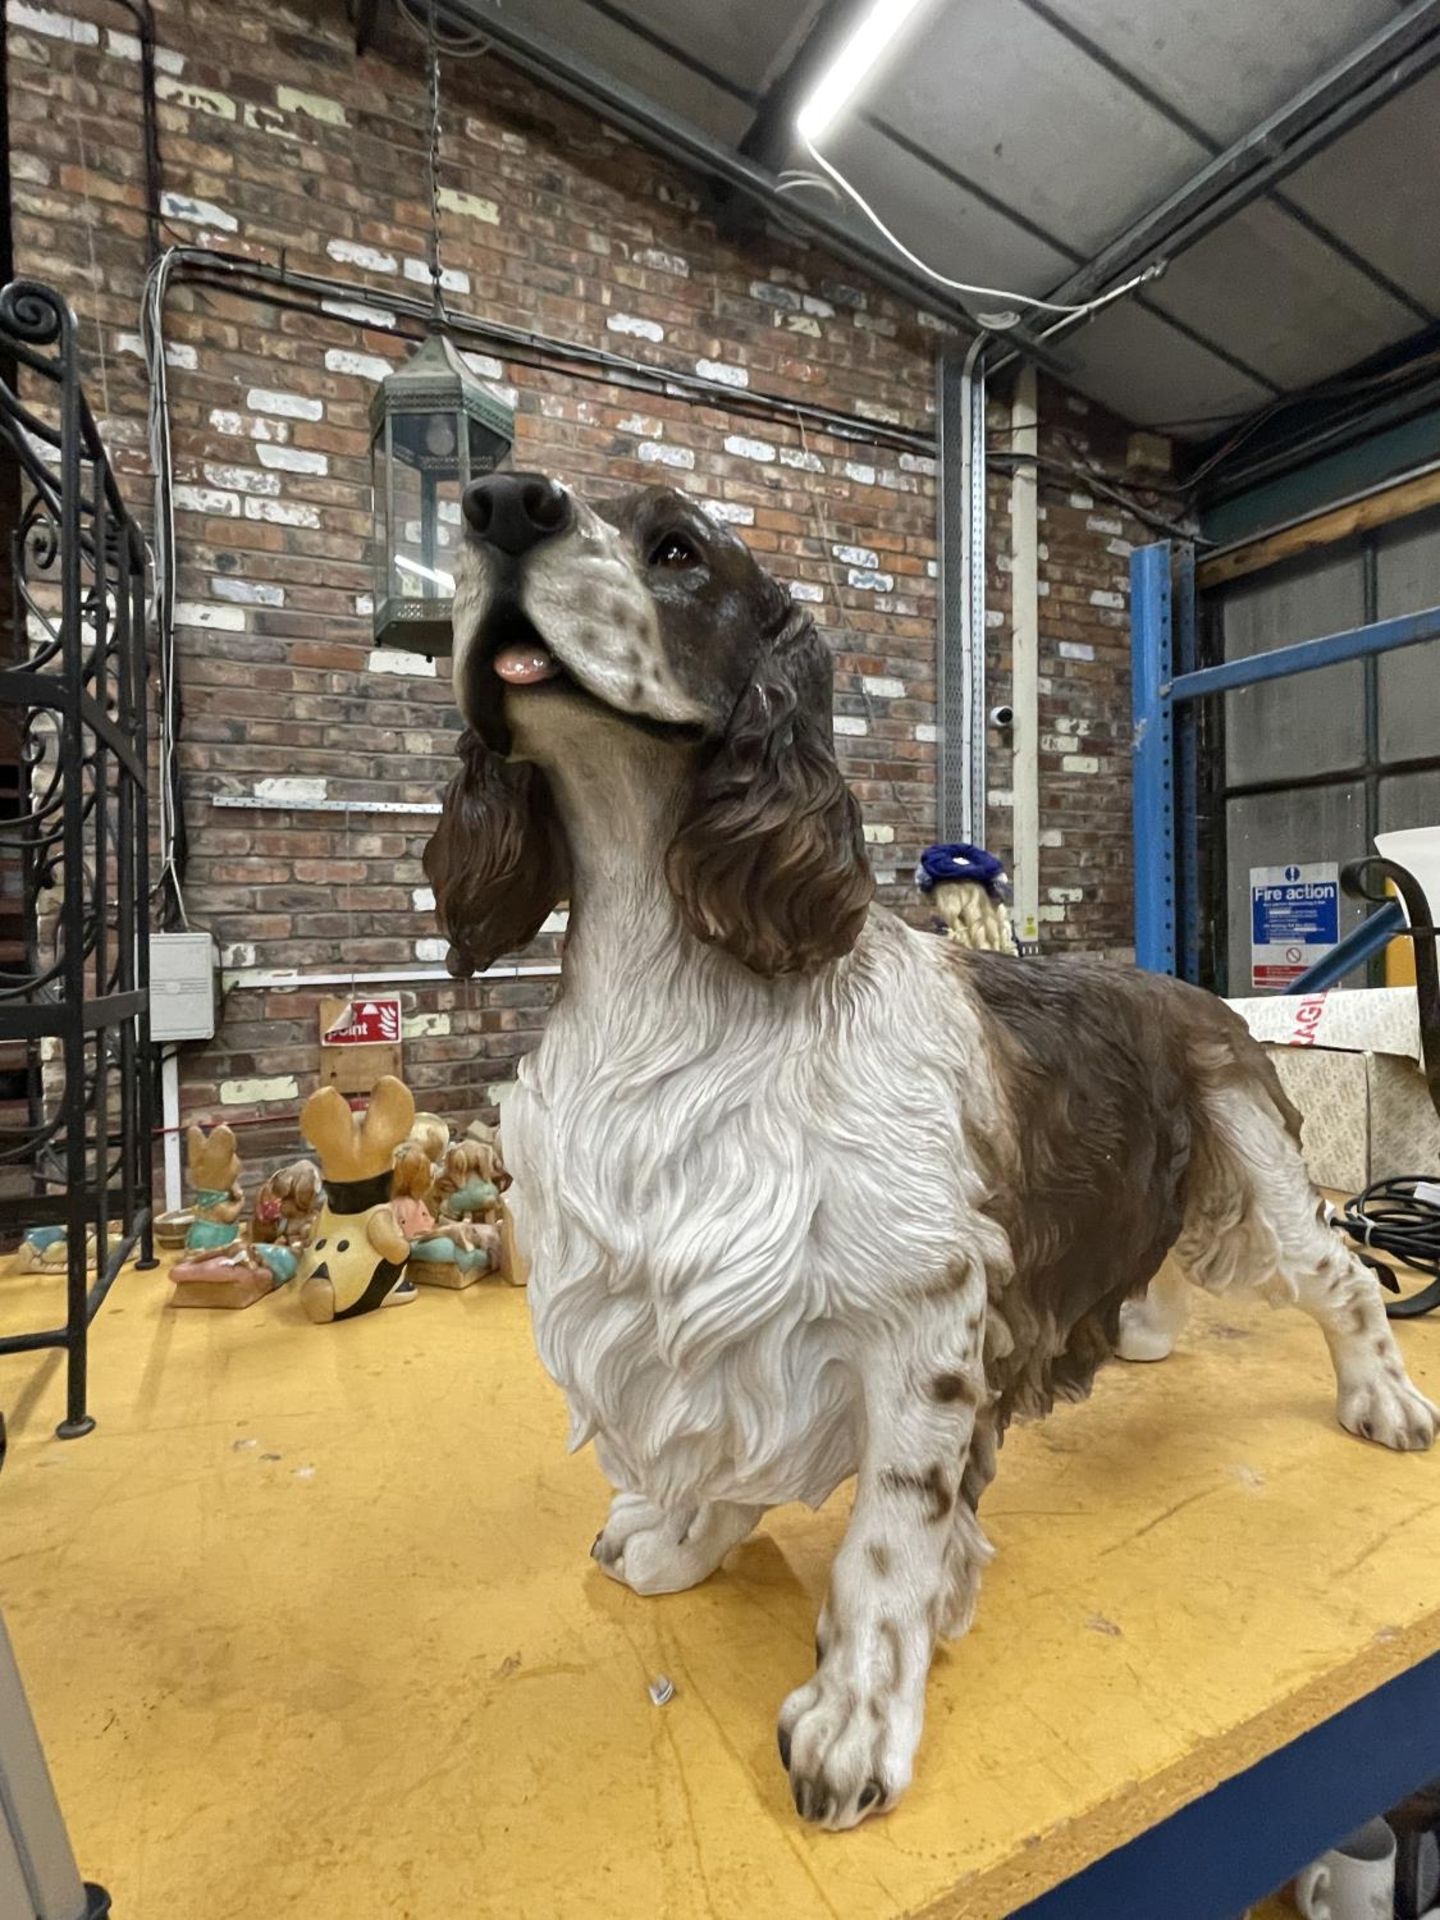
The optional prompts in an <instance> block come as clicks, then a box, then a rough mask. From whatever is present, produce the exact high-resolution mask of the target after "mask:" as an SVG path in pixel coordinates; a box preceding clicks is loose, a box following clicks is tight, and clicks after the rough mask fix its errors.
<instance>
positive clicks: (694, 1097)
mask: <svg viewBox="0 0 1440 1920" xmlns="http://www.w3.org/2000/svg"><path fill="white" fill-rule="evenodd" d="M915 937H916V936H913V935H910V934H909V933H908V930H906V929H904V928H900V927H898V926H891V927H888V928H884V929H883V930H882V932H881V934H880V936H879V937H878V938H877V939H875V940H873V941H867V942H865V943H864V944H863V946H862V950H861V951H860V953H859V954H858V955H857V959H856V963H855V965H854V967H853V969H852V970H851V973H850V975H849V976H848V982H847V985H846V986H845V988H844V990H843V991H839V992H837V991H835V990H834V986H833V983H832V985H831V986H830V987H828V988H827V987H824V986H820V987H817V986H816V984H815V983H813V982H810V981H803V980H797V981H793V982H785V983H779V984H771V983H766V982H762V981H757V980H755V979H754V978H753V977H752V976H749V975H746V974H745V973H744V972H743V970H742V969H740V968H738V967H737V966H735V965H734V964H733V963H731V962H729V961H728V960H727V959H726V958H725V957H724V956H719V955H713V954H711V953H709V952H707V951H705V950H702V949H698V948H696V949H693V950H692V951H691V952H690V953H689V954H688V955H687V956H686V958H685V959H684V960H683V961H682V963H681V965H680V966H679V968H678V969H676V968H675V966H674V954H673V949H672V952H671V955H670V956H669V958H670V965H671V967H672V969H674V970H673V971H672V973H671V975H670V977H669V978H668V979H666V978H665V977H664V976H663V975H661V974H657V973H655V972H649V975H648V978H644V979H638V978H637V979H633V980H632V979H631V978H629V977H627V976H629V974H630V972H631V965H634V966H635V967H636V968H637V969H640V968H643V958H642V956H641V955H639V954H636V955H635V956H632V959H631V962H630V964H627V963H626V960H625V958H624V956H622V955H620V954H618V953H617V954H616V955H615V956H614V960H615V967H614V970H610V969H596V968H594V967H592V966H588V965H587V966H586V967H585V968H584V969H583V976H582V978H581V979H580V980H578V981H575V982H573V984H572V988H571V990H570V991H567V994H566V997H565V998H564V1000H563V1001H562V1003H561V1005H560V1007H559V1008H558V1009H557V1011H556V1013H555V1014H554V1016H553V1018H552V1021H551V1024H550V1027H549V1028H548V1030H547V1032H546V1035H545V1039H544V1041H543V1043H542V1044H541V1046H540V1048H539V1049H538V1051H537V1052H536V1054H534V1055H533V1056H532V1057H531V1058H530V1059H529V1060H527V1061H525V1062H524V1063H523V1064H522V1067H521V1071H520V1083H519V1085H518V1086H517V1088H516V1089H515V1092H514V1094H513V1096H512V1098H511V1102H510V1104H509V1105H508V1106H507V1108H506V1149H507V1156H508V1157H509V1158H510V1160H511V1164H512V1166H513V1168H514V1171H515V1173H516V1195H517V1198H518V1201H519V1212H520V1219H521V1225H522V1231H523V1233H524V1236H525V1239H526V1242H527V1250H528V1252H529V1255H530V1259H531V1280H530V1297H531V1308H532V1313H533V1316H534V1321H535V1330H536V1338H537V1341H538V1344H539V1348H540V1354H541V1357H542V1359H543V1360H544V1362H545V1365H546V1366H547V1367H548V1369H549V1370H550V1372H551V1373H552V1374H553V1375H554V1377H555V1378H556V1379H557V1380H558V1381H559V1382H560V1384H561V1385H562V1386H563V1387H564V1389H565V1391H566V1394H567V1396H568V1398H569V1402H570V1407H571V1413H572V1421H573V1428H574V1439H575V1441H576V1443H577V1444H578V1443H579V1442H581V1441H582V1440H584V1439H586V1438H589V1437H591V1436H592V1435H593V1436H594V1437H595V1438H596V1439H597V1441H598V1444H599V1447H600V1451H601V1457H602V1461H603V1463H604V1465H605V1466H606V1469H607V1471H608V1472H609V1473H610V1474H611V1476H612V1478H614V1479H615V1481H616V1483H617V1484H619V1485H621V1486H623V1487H626V1488H628V1489H630V1490H632V1491H634V1492H639V1493H644V1494H645V1495H646V1496H647V1497H648V1498H650V1499H652V1500H654V1501H655V1502H657V1503H658V1504H661V1505H663V1506H666V1507H675V1506H679V1505H681V1504H684V1503H687V1502H693V1501H698V1500H714V1499H726V1500H735V1501H741V1502H745V1503H750V1504H756V1505H770V1504H776V1503H779V1502H781V1501H784V1500H792V1499H801V1500H807V1501H810V1502H812V1503H818V1502H819V1501H821V1500H823V1499H824V1498H825V1497H826V1496H827V1495H828V1494H829V1493H830V1492H831V1491H832V1489H833V1488H834V1487H835V1486H836V1484H837V1483H838V1482H839V1481H840V1480H842V1479H843V1478H844V1477H845V1476H846V1475H847V1474H849V1473H851V1472H852V1471H853V1470H854V1468H855V1465H856V1460H857V1456H858V1449H859V1435H858V1433H857V1431H856V1427H855V1421H856V1418H857V1411H858V1408H859V1406H860V1404H861V1395H860V1394H859V1393H858V1392H857V1391H856V1377H855V1376H856V1371H857V1369H858V1368H860V1367H861V1366H863V1364H864V1354H865V1351H866V1343H867V1330H868V1329H873V1328H874V1327H875V1325H876V1324H877V1322H878V1323H883V1321H884V1319H885V1317H886V1314H887V1307H888V1309H889V1310H890V1311H894V1310H895V1306H896V1303H897V1302H898V1300H899V1299H900V1298H901V1296H902V1294H903V1293H905V1292H907V1291H908V1292H912V1293H913V1290H914V1288H915V1286H916V1284H917V1281H923V1279H924V1278H925V1277H926V1276H931V1275H934V1276H939V1275H941V1274H943V1273H944V1272H945V1271H946V1270H947V1268H948V1267H949V1265H950V1264H951V1262H952V1261H953V1260H954V1258H955V1256H956V1251H957V1246H958V1244H959V1243H960V1241H961V1240H962V1237H963V1234H962V1222H961V1216H962V1214H963V1213H965V1212H966V1211H967V1206H966V1200H967V1198H968V1196H969V1192H970V1184H971V1183H970V1181H969V1180H967V1178H966V1171H965V1168H964V1165H963V1156H962V1153H961V1142H960V1137H959V1129H958V1128H957V1127H956V1125H955V1118H954V1116H955V1112H956V1096H957V1088H956V1086H955V1083H954V1078H953V1067H952V1069H951V1071H950V1074H949V1076H947V1079H946V1084H945V1085H943V1086H942V1085H940V1084H938V1082H939V1079H940V1077H941V1076H940V1070H939V1069H937V1068H936V1067H935V1066H934V1065H932V1064H931V1062H932V1061H933V1060H934V1059H935V1058H936V1053H935V1052H934V1051H931V1050H930V1049H928V1048H927V1047H926V1045H925V1039H924V1035H923V1034H920V1033H917V1032H916V1031H915V1029H914V1026H913V1020H907V1019H904V1018H902V1017H901V1016H900V1015H899V1014H898V1013H895V1012H891V1011H887V1007H890V1008H894V1007H897V1006H898V1005H900V1004H901V1001H900V998H899V996H896V995H892V994H889V993H887V991H886V976H887V974H888V973H889V972H890V970H891V968H892V967H893V966H897V965H899V964H901V963H902V953H901V948H902V947H903V946H904V945H905V944H906V943H908V942H909V941H910V940H912V939H914V938H915ZM907 957H909V958H910V960H911V964H912V965H913V956H907ZM606 973H608V975H609V977H608V979H607V980H606V985H605V989H604V990H603V991H601V990H599V989H598V988H597V985H596V981H597V978H598V977H603V976H604V975H605V974H606ZM576 989H578V990H576ZM946 997H947V998H948V1000H949V1003H950V1005H949V1009H948V1011H949V1022H950V1025H951V1030H952V1032H953V1022H954V1018H955V1013H954V1000H955V996H954V994H953V991H952V992H951V994H950V995H948V996H946ZM940 998H941V996H940V995H939V994H937V1001H938V1000H939V999H940ZM912 1013H913V1009H912ZM947 1051H948V1049H947ZM927 1056H928V1057H927ZM950 1058H951V1060H952V1062H953V1058H954V1056H953V1053H951V1054H950Z"/></svg>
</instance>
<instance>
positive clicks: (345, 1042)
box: [320, 994, 400, 1047]
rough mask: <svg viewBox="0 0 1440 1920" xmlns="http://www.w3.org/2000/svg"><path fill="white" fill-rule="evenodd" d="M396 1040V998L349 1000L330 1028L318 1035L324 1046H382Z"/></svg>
mask: <svg viewBox="0 0 1440 1920" xmlns="http://www.w3.org/2000/svg"><path fill="white" fill-rule="evenodd" d="M399 1038H400V996H399V995H398V994H383V995H381V996H380V997H379V998H377V999H374V1000H352V1001H351V1002H350V1005H349V1006H348V1007H347V1008H346V1009H345V1011H344V1013H342V1014H341V1016H340V1018H339V1019H338V1020H337V1021H336V1023H335V1024H334V1026H332V1027H330V1028H329V1029H328V1030H327V1031H326V1032H325V1033H324V1034H322V1035H321V1040H320V1044H321V1045H322V1046H326V1047H385V1046H393V1045H395V1044H396V1042H398V1040H399Z"/></svg>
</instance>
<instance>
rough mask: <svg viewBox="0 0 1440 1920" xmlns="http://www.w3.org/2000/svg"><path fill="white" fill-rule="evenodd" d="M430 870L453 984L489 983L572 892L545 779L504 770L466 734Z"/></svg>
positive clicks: (533, 770) (531, 769)
mask: <svg viewBox="0 0 1440 1920" xmlns="http://www.w3.org/2000/svg"><path fill="white" fill-rule="evenodd" d="M424 865H425V877H426V879H427V880H428V881H429V882H430V884H431V886H432V887H433V888H434V890H435V917H436V919H437V920H438V921H439V923H440V931H441V932H442V933H443V934H444V935H445V936H446V938H447V939H448V940H449V942H450V952H449V954H448V956H447V960H446V964H447V965H448V966H449V968H450V971H451V972H452V973H453V974H455V975H457V976H458V977H460V978H462V979H463V978H464V977H465V976H466V975H467V974H471V973H482V972H483V971H484V970H485V968H486V967H488V966H490V965H491V964H492V962H493V961H495V960H497V959H498V958H499V957H500V955H501V954H503V953H515V952H517V951H518V950H519V949H520V948H521V947H524V946H527V945H528V944H529V942H530V941H531V940H533V939H534V938H535V935H536V934H537V933H538V932H539V931H540V924H541V922H542V921H543V920H544V918H545V916H546V915H547V914H548V913H550V912H551V911H552V910H553V908H554V907H555V906H556V905H557V903H558V902H559V901H561V900H562V899H564V897H565V893H566V890H567V888H568V886H569V884H570V880H569V861H568V859H567V856H566V849H565V837H564V834H563V832H562V830H561V826H560V821H559V817H558V816H557V814H556V812H555V804H554V800H553V799H552V797H551V793H550V788H549V786H548V785H547V784H546V780H545V776H544V774H543V773H541V771H540V769H539V768H538V767H535V766H531V765H529V764H528V763H522V764H519V765H512V764H510V763H508V762H507V761H504V760H502V759H501V758H500V756H499V754H497V753H493V752H492V751H491V750H490V748H489V747H487V746H486V745H485V743H484V741H483V740H481V739H480V737H479V735H478V734H474V733H468V732H467V733H464V734H462V735H461V737H460V771H459V772H458V773H457V774H456V775H455V777H454V779H453V780H452V781H451V782H450V785H449V786H448V787H447V788H446V790H445V801H444V806H443V807H442V809H441V814H440V824H439V826H438V827H437V828H436V829H435V832H434V834H433V836H432V837H431V839H430V842H429V844H428V845H427V846H426V848H425V860H424Z"/></svg>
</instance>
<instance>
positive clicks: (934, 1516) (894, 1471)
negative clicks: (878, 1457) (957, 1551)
mask: <svg viewBox="0 0 1440 1920" xmlns="http://www.w3.org/2000/svg"><path fill="white" fill-rule="evenodd" d="M880 1484H881V1486H882V1487H885V1488H887V1489H888V1491H889V1492H891V1493H913V1494H916V1495H918V1496H919V1498H921V1499H922V1500H928V1501H929V1502H930V1511H929V1514H928V1515H927V1516H926V1517H927V1518H928V1519H929V1521H930V1523H931V1525H932V1526H938V1525H939V1523H940V1521H942V1520H943V1519H944V1518H945V1517H946V1515H947V1514H948V1513H949V1511H950V1509H951V1508H952V1507H953V1506H954V1504H955V1492H954V1489H953V1488H952V1487H951V1486H950V1485H949V1483H948V1482H947V1480H946V1478H945V1475H944V1473H943V1472H942V1470H941V1469H940V1468H939V1467H938V1466H935V1467H927V1468H926V1470H925V1472H924V1473H910V1472H908V1471H907V1470H906V1469H905V1468H903V1467H886V1468H885V1469H884V1471H883V1472H882V1473H881V1475H880Z"/></svg>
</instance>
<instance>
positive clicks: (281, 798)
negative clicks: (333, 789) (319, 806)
mask: <svg viewBox="0 0 1440 1920" xmlns="http://www.w3.org/2000/svg"><path fill="white" fill-rule="evenodd" d="M329 785H330V783H329V781H328V780H321V779H318V778H316V777H315V776H314V775H312V774H284V775H275V776H273V777H269V778H266V779H264V780H257V781H256V782H255V798H256V799H257V800H268V801H271V802H273V804H274V805H275V806H277V807H284V806H288V805H289V804H290V802H291V801H292V800H323V799H325V797H326V795H327V793H328V791H329Z"/></svg>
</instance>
